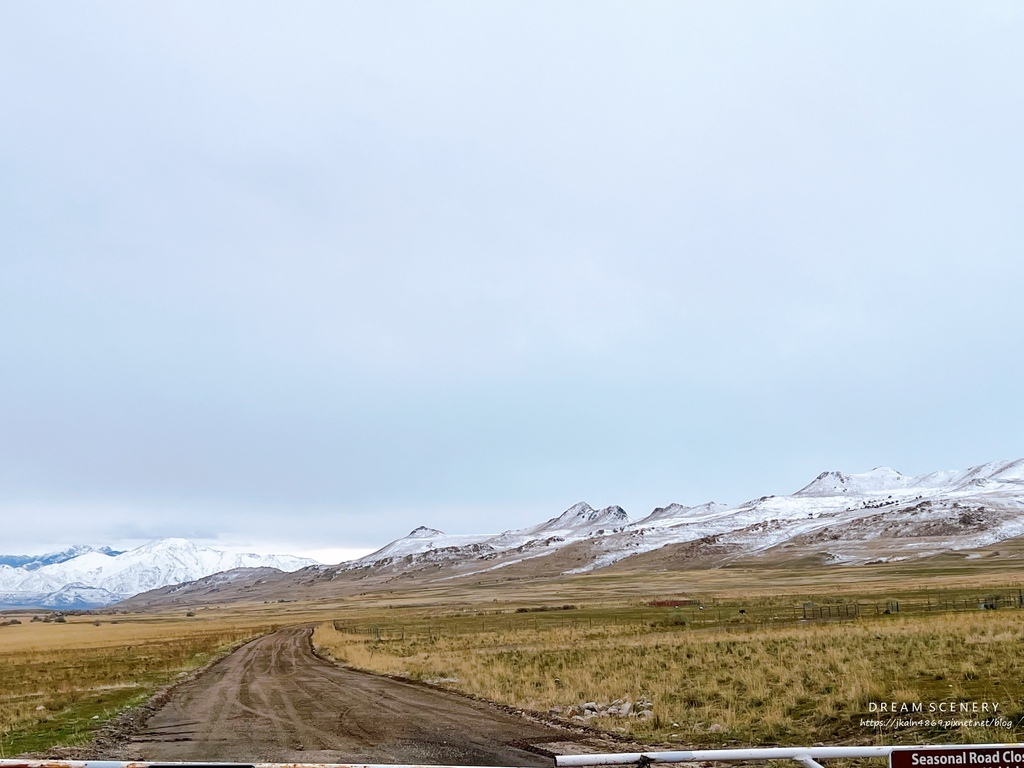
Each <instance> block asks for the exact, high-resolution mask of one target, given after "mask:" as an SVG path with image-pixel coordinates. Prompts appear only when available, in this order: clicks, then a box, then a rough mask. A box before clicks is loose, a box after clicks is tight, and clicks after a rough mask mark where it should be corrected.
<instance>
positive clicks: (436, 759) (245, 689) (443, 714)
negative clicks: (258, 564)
mask: <svg viewBox="0 0 1024 768" xmlns="http://www.w3.org/2000/svg"><path fill="white" fill-rule="evenodd" d="M309 635H310V630H309V629H307V628H288V629H283V630H280V631H278V632H275V633H274V634H271V635H267V636H265V637H262V638H260V639H258V640H255V641H253V642H251V643H249V644H248V645H245V646H243V647H242V648H240V649H239V650H237V651H235V652H234V653H233V654H231V655H230V656H228V657H227V658H225V659H224V660H223V661H221V662H220V663H219V664H216V665H215V666H214V667H213V668H212V669H210V670H209V671H208V672H207V673H206V674H204V675H202V676H200V677H199V678H198V679H196V680H194V681H192V682H190V683H187V684H185V685H182V686H180V687H179V688H178V689H177V690H176V691H175V692H174V695H173V696H172V698H171V700H170V701H169V702H168V703H167V704H166V705H165V706H164V707H163V708H162V709H160V710H159V711H158V712H157V713H156V714H155V715H154V716H153V717H152V718H150V720H149V722H148V723H147V725H146V727H145V730H144V731H143V732H141V733H139V734H137V735H135V736H134V737H133V738H132V740H131V742H130V743H129V744H128V752H129V753H131V754H132V755H135V756H138V757H141V758H142V759H145V760H158V761H177V760H201V761H232V762H239V761H241V762H250V761H251V762H298V761H301V762H321V763H323V762H332V763H435V764H437V763H442V764H450V765H505V766H512V765H521V766H550V765H552V760H551V759H550V758H546V757H543V756H541V755H540V754H537V753H534V752H531V751H528V750H527V749H524V747H527V746H529V745H538V746H540V745H543V744H544V743H549V742H558V741H563V740H565V739H566V734H565V733H564V732H562V731H559V730H556V729H554V728H549V727H547V726H545V725H540V724H536V723H531V722H529V721H527V720H525V719H523V718H519V717H516V716H515V715H511V714H508V713H506V712H504V711H502V710H500V709H498V708H497V707H494V706H491V705H488V704H485V703H482V702H476V701H472V700H470V699H467V698H464V697H462V696H457V695H454V694H449V693H446V692H444V691H438V690H433V689H429V688H425V687H423V686H417V685H412V684H409V683H403V682H399V681H395V680H390V679H387V678H383V677H376V676H374V675H368V674H364V673H361V672H354V671H352V670H348V669H344V668H342V667H339V666H337V665H335V664H331V663H328V662H326V661H324V660H322V659H320V658H318V657H317V656H315V655H314V654H313V651H312V647H311V645H310V641H309Z"/></svg>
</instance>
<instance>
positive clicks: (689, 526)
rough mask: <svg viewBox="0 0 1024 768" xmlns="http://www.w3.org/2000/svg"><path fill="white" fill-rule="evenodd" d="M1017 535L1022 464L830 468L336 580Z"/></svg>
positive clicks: (507, 535)
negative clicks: (799, 484)
mask: <svg viewBox="0 0 1024 768" xmlns="http://www.w3.org/2000/svg"><path fill="white" fill-rule="evenodd" d="M1018 536H1024V459H1018V460H1016V461H1003V462H992V463H989V464H982V465H980V466H977V467H972V468H970V469H967V470H957V471H942V472H932V473H929V474H925V475H920V476H918V477H909V476H906V475H903V474H901V473H900V472H897V471H896V470H894V469H890V468H888V467H879V468H876V469H873V470H871V471H869V472H863V473H858V474H849V473H844V472H835V471H830V472H822V473H821V474H820V475H818V477H816V478H815V479H814V480H812V481H811V482H810V483H808V484H807V485H805V486H804V487H803V488H800V489H799V490H797V491H795V492H794V493H792V494H791V495H789V496H762V497H760V498H757V499H753V500H751V501H748V502H745V503H743V504H739V505H727V504H716V503H714V502H707V503H705V504H700V505H698V506H692V507H691V506H685V505H682V504H669V505H668V506H665V507H659V508H657V509H655V510H654V511H653V512H651V514H649V515H648V516H647V517H644V518H642V519H640V520H636V521H631V520H630V519H629V517H628V516H627V515H626V513H625V512H624V511H623V510H622V509H621V508H620V507H616V506H612V507H607V508H605V509H602V510H595V509H593V508H592V507H590V506H589V505H588V504H585V503H582V502H581V503H579V504H576V505H574V506H572V507H570V508H569V509H567V510H566V511H565V512H563V513H562V514H561V515H558V516H557V517H554V518H552V519H551V520H548V521H546V522H544V523H541V524H539V525H535V526H531V527H529V528H522V529H518V530H512V531H506V532H504V533H500V534H497V535H484V534H481V535H458V536H450V535H447V534H444V533H442V532H440V531H437V530H434V529H432V528H425V527H421V528H417V529H416V530H415V531H413V532H412V533H410V534H409V535H408V536H406V537H404V538H401V539H398V540H397V541H394V542H391V543H390V544H388V545H386V546H385V547H382V548H381V549H379V550H377V551H376V552H374V553H373V554H370V555H367V556H366V557H364V558H362V559H360V560H356V561H353V562H351V563H343V564H342V565H340V566H334V567H332V569H333V570H334V572H335V573H336V574H337V575H336V576H334V578H338V577H339V576H341V575H342V572H345V571H353V570H358V571H362V572H364V573H366V572H368V571H375V572H389V571H390V572H403V573H409V572H413V571H416V570H419V571H423V572H425V571H426V569H430V570H431V571H432V572H436V573H438V574H441V573H442V571H443V573H444V576H442V578H454V577H457V576H461V575H466V574H470V573H481V572H484V571H494V570H497V569H500V568H507V567H510V566H525V565H527V564H528V565H529V566H530V567H531V568H532V569H533V570H534V571H543V572H545V573H551V574H554V573H582V572H587V571H592V570H595V569H598V568H603V567H606V566H609V565H612V564H614V563H618V562H620V561H624V560H627V559H628V558H631V557H634V556H638V555H644V554H645V553H653V552H656V551H657V552H662V553H663V554H664V553H665V552H668V551H670V550H672V551H675V552H676V555H675V556H674V557H673V559H672V563H673V564H676V565H677V566H678V567H687V565H688V564H689V565H698V564H703V565H716V564H719V565H720V564H725V563H727V562H732V561H735V560H738V559H743V558H751V557H754V558H756V557H775V556H777V557H780V558H785V557H797V556H800V555H802V554H813V555H815V556H817V557H819V559H821V560H823V561H825V562H833V563H864V562H869V561H879V560H899V559H907V558H910V557H920V556H926V555H930V554H935V553H938V552H944V551H956V550H963V549H971V548H977V547H983V546H987V545H989V544H992V543H995V542H998V541H1003V540H1006V539H1011V538H1015V537H1018ZM638 564H639V561H638ZM439 568H440V569H441V570H438V569H439Z"/></svg>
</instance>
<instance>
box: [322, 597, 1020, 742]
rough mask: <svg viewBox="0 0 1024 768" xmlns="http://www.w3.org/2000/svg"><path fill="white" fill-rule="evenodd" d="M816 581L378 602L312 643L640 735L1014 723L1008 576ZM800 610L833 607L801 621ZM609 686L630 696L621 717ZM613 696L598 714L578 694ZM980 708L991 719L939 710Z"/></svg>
mask: <svg viewBox="0 0 1024 768" xmlns="http://www.w3.org/2000/svg"><path fill="white" fill-rule="evenodd" d="M996 594H1000V595H1002V596H1003V597H1002V599H1001V602H1000V605H1001V607H1000V608H999V609H998V610H979V605H983V604H985V601H986V600H988V599H990V598H991V597H992V596H993V595H996ZM805 597H806V596H805ZM817 598H818V599H817V600H815V601H813V605H811V606H805V605H804V603H805V602H812V601H806V600H803V599H802V598H801V599H797V600H794V599H793V598H792V597H779V598H758V599H756V600H752V601H747V602H738V601H735V600H722V599H715V600H713V601H708V602H707V603H705V604H704V605H702V606H700V605H680V606H678V607H673V606H671V605H665V603H671V602H672V601H671V600H667V599H664V598H662V599H659V600H651V601H648V602H647V603H637V602H635V601H634V602H633V603H632V604H629V605H627V604H621V603H620V604H617V605H613V606H606V607H602V606H599V605H597V606H595V605H591V606H573V605H558V604H551V605H548V606H546V607H547V608H549V609H551V610H537V609H538V608H540V607H541V606H533V607H532V608H531V607H529V606H520V607H519V608H517V609H511V610H503V611H501V612H495V611H490V612H488V611H486V610H470V609H468V608H465V607H464V608H461V609H459V610H454V611H447V612H439V611H436V610H434V611H430V610H424V609H415V608H409V609H404V610H403V609H394V608H393V609H392V610H390V611H384V612H380V613H378V614H376V615H372V614H366V615H363V616H362V617H359V618H358V619H355V620H354V619H351V618H346V619H339V620H336V621H333V622H328V623H325V624H323V625H321V626H320V627H318V629H317V631H316V633H315V635H314V642H315V643H316V645H317V646H318V647H319V648H320V649H321V650H322V651H323V652H324V653H326V654H328V655H330V656H331V657H333V658H334V659H336V660H337V661H339V662H342V663H346V664H349V665H351V666H353V667H357V668H360V669H366V670H370V671H374V672H383V673H389V674H398V675H402V676H405V677H410V678H414V679H419V680H424V681H428V682H433V683H436V684H439V685H442V686H445V687H449V688H454V689H457V690H460V691H464V692H467V693H471V694H474V695H477V696H480V697H483V698H487V699H491V700H494V701H499V702H502V703H506V704H510V705H514V706H520V707H526V708H529V709H533V710H539V711H551V712H553V713H556V714H558V715H559V716H560V717H567V718H570V719H575V720H577V721H581V722H587V723H588V724H590V725H593V726H597V727H600V728H605V729H608V730H612V731H618V732H620V733H624V734H628V735H630V736H632V737H635V738H637V739H639V740H644V741H664V742H674V743H682V744H692V745H701V746H717V745H732V744H743V745H770V744H781V745H785V744H793V745H796V744H810V743H815V742H826V743H915V742H930V741H942V740H953V741H973V742H979V741H1014V740H1017V739H1018V738H1020V737H1021V736H1024V734H1022V733H1021V729H1020V728H1019V726H1018V721H1019V720H1021V718H1022V717H1024V610H1020V609H1019V608H1017V601H1016V589H1010V588H1006V589H1003V590H1002V591H998V590H995V589H993V588H991V587H988V588H979V589H959V590H946V591H937V590H930V591H926V592H913V591H911V592H908V593H906V594H905V595H902V596H901V597H900V599H896V598H892V597H887V596H886V594H882V595H870V594H867V595H845V596H843V597H842V598H836V597H828V596H821V595H819V596H817ZM651 603H655V605H652V604H651ZM658 603H660V605H658ZM897 608H899V612H896V610H897ZM954 609H955V610H954ZM886 610H889V611H890V613H886ZM806 613H809V614H810V615H812V616H814V617H818V618H827V617H832V620H823V621H821V620H814V621H805V620H804V618H803V617H804V615H805V614H806ZM840 616H842V617H844V618H842V619H839V617H840ZM623 701H629V702H630V703H631V708H630V709H631V711H630V712H629V713H628V715H625V716H623V715H622V708H621V703H622V702H623ZM615 702H619V706H617V707H613V708H612V709H611V715H609V716H602V715H598V716H596V717H594V716H593V715H592V713H590V715H589V716H588V712H586V711H584V709H583V705H584V704H588V703H594V704H598V705H603V704H610V703H615ZM893 702H896V703H898V704H902V703H906V704H908V705H909V706H910V707H911V708H912V707H913V706H914V705H915V704H916V703H920V704H921V706H922V710H923V711H922V712H921V713H918V714H913V716H912V717H911V715H910V714H908V715H905V716H904V719H913V720H924V721H927V722H926V723H925V724H923V725H914V726H896V725H893V724H891V723H889V722H888V721H889V718H890V715H889V714H888V713H886V714H879V713H878V712H877V711H875V710H877V709H879V708H880V706H881V704H882V703H886V704H888V705H889V706H890V707H891V704H892V703H893ZM950 702H957V703H959V702H978V703H979V705H980V704H981V703H982V702H985V703H990V704H994V705H998V711H997V712H995V713H993V712H991V711H990V712H986V713H978V714H971V715H969V716H968V715H964V714H960V713H954V714H950V713H946V712H941V711H938V710H939V707H940V706H941V707H946V706H948V705H949V703H950ZM638 705H640V706H638ZM648 706H649V710H648V711H649V714H642V713H643V711H644V710H646V709H647V707H648ZM930 707H934V708H935V710H936V711H935V712H929V708H930ZM598 709H599V710H600V709H602V707H600V706H599V707H598ZM993 714H995V715H997V717H998V720H999V721H1000V723H999V724H998V725H993V724H989V725H976V724H970V725H951V724H950V721H960V720H970V721H982V720H985V719H988V718H989V717H990V716H992V715H993ZM638 715H639V716H638ZM872 720H878V721H880V723H879V724H877V725H874V724H870V723H868V722H867V721H872ZM1004 721H1005V722H1009V723H1010V725H1011V727H1010V728H1006V727H1003V726H1004Z"/></svg>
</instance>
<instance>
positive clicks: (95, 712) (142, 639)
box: [0, 615, 270, 757]
mask: <svg viewBox="0 0 1024 768" xmlns="http://www.w3.org/2000/svg"><path fill="white" fill-rule="evenodd" d="M17 618H19V619H20V620H21V621H22V623H21V624H17V625H8V626H2V627H0V757H10V756H11V755H17V754H20V753H23V752H32V751H37V750H43V749H47V748H48V747H50V746H53V745H55V744H75V743H80V742H82V741H84V740H86V739H88V738H89V737H90V736H91V734H92V733H93V732H94V731H95V730H96V729H97V728H98V727H99V726H100V725H102V724H103V723H104V722H106V721H107V720H109V719H110V718H111V717H113V716H114V715H115V714H117V713H118V712H119V711H121V710H122V709H124V708H125V707H128V706H131V705H134V704H138V703H141V702H142V701H145V699H146V698H147V697H148V696H150V695H151V694H152V693H153V692H154V691H155V690H156V689H157V688H159V687H160V686H161V685H164V684H166V683H168V682H170V681H171V680H173V679H174V678H175V677H176V676H177V675H179V674H181V673H182V672H186V671H188V670H192V669H195V668H197V667H200V666H202V665H203V664H205V663H206V662H207V661H209V660H210V659H212V658H213V657H214V656H215V655H216V654H218V653H221V652H224V651H225V650H227V649H228V648H230V647H231V646H232V645H233V644H235V643H238V642H240V641H241V640H243V639H245V638H248V637H253V636H255V635H257V634H260V633H262V632H264V631H266V630H267V629H269V628H270V626H269V625H266V626H263V625H260V624H259V623H258V622H255V621H253V620H252V619H245V620H241V621H239V620H238V618H237V617H217V618H216V619H212V620H205V619H196V618H191V617H189V618H184V617H182V616H177V617H152V616H147V617H117V618H113V617H102V618H100V617H86V616H71V617H68V619H67V621H66V623H55V622H48V623H43V622H33V621H31V616H30V615H26V616H20V617H17Z"/></svg>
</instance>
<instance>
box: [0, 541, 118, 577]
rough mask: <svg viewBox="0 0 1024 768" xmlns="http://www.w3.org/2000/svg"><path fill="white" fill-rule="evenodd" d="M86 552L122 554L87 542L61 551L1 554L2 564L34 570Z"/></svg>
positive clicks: (0, 560)
mask: <svg viewBox="0 0 1024 768" xmlns="http://www.w3.org/2000/svg"><path fill="white" fill-rule="evenodd" d="M86 552H102V553H103V554H104V555H111V556H114V555H120V554H121V552H120V551H118V550H114V549H111V548H110V547H100V548H99V549H93V548H92V547H89V546H86V545H85V544H76V545H75V546H73V547H68V548H67V549H62V550H61V551H60V552H47V553H46V554H45V555H0V565H9V566H11V567H13V568H24V569H25V570H27V571H34V570H35V569H36V568H42V567H43V566H44V565H53V564H54V563H63V562H64V561H65V560H70V559H71V558H73V557H78V556H79V555H84V554H85V553H86Z"/></svg>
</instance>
